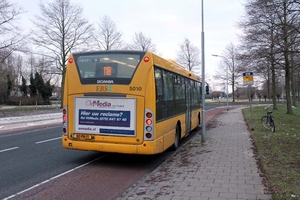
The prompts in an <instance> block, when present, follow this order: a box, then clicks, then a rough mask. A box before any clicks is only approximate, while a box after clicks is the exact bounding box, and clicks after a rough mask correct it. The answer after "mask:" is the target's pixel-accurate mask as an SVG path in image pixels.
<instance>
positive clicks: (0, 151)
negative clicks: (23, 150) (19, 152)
mask: <svg viewBox="0 0 300 200" xmlns="http://www.w3.org/2000/svg"><path fill="white" fill-rule="evenodd" d="M18 148H19V147H12V148H9V149H3V150H0V153H2V152H5V151H11V150H14V149H18Z"/></svg>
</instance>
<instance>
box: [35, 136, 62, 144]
mask: <svg viewBox="0 0 300 200" xmlns="http://www.w3.org/2000/svg"><path fill="white" fill-rule="evenodd" d="M58 139H61V137H57V138H52V139H49V140H42V141H39V142H36V143H35V144H41V143H45V142H50V141H53V140H58Z"/></svg>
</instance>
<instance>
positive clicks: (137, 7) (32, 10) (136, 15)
mask: <svg viewBox="0 0 300 200" xmlns="http://www.w3.org/2000/svg"><path fill="white" fill-rule="evenodd" d="M11 1H12V2H13V3H17V4H18V5H19V6H21V7H23V9H24V10H25V11H27V13H26V14H24V15H22V22H23V24H30V19H33V18H34V15H37V14H40V10H39V6H38V4H39V2H40V0H28V1H26V0H11ZM51 1H52V0H42V2H51ZM70 2H71V3H75V4H80V5H81V6H82V8H83V14H84V17H86V18H87V19H88V20H89V22H91V23H95V22H99V21H100V18H101V17H103V16H104V15H107V16H109V17H110V18H111V19H112V21H114V22H115V24H116V26H117V29H118V30H119V31H120V32H122V33H123V40H124V41H125V42H127V43H129V42H131V40H132V38H133V36H134V33H135V32H142V33H143V34H144V35H146V36H147V37H150V38H151V39H152V42H153V43H154V44H155V45H156V49H157V52H158V53H159V54H160V55H161V56H162V57H164V58H171V59H175V58H176V55H177V52H178V51H179V44H181V43H182V42H183V41H184V38H188V39H189V40H190V41H191V42H192V43H193V44H194V45H196V46H197V47H198V48H199V49H200V50H201V0H185V1H184V0H70ZM244 2H245V0H204V33H205V66H206V68H205V69H206V70H205V71H206V74H207V75H213V74H215V71H216V70H218V65H219V63H220V61H221V58H218V57H213V56H212V54H219V55H222V53H223V51H224V50H225V47H226V46H227V45H229V44H230V43H231V42H232V43H233V44H234V45H238V43H239V41H238V33H239V30H238V29H237V28H236V23H237V22H238V21H239V20H240V18H241V16H242V15H243V12H244V7H243V3H244ZM26 27H28V25H26ZM200 56H201V55H200Z"/></svg>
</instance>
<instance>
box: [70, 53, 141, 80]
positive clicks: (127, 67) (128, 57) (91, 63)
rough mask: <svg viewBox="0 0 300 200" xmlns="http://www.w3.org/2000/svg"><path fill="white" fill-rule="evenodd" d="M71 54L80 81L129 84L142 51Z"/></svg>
mask: <svg viewBox="0 0 300 200" xmlns="http://www.w3.org/2000/svg"><path fill="white" fill-rule="evenodd" d="M73 55H74V60H75V64H76V66H77V70H78V74H79V76H80V80H81V83H83V84H97V83H98V84H99V83H119V84H126V83H127V84H129V83H130V81H131V78H132V76H133V74H134V72H135V69H136V68H137V66H138V64H139V62H140V60H141V59H142V58H143V56H144V53H124V52H119V53H108V52H91V53H83V54H80V53H77V54H73Z"/></svg>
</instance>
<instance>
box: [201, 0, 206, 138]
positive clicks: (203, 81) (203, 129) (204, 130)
mask: <svg viewBox="0 0 300 200" xmlns="http://www.w3.org/2000/svg"><path fill="white" fill-rule="evenodd" d="M201 13H202V31H201V63H202V141H203V142H205V141H206V115H205V94H206V92H205V59H204V14H203V13H204V12H203V0H201Z"/></svg>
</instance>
